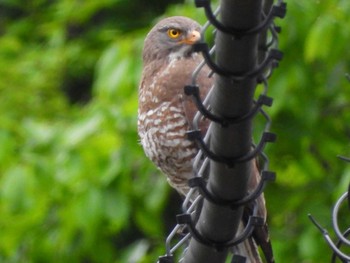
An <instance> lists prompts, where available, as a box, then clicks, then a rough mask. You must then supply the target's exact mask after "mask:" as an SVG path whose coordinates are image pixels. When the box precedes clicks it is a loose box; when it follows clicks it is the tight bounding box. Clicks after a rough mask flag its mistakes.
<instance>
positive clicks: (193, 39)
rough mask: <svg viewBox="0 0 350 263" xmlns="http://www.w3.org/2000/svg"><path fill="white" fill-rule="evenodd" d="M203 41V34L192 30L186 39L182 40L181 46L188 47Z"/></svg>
mask: <svg viewBox="0 0 350 263" xmlns="http://www.w3.org/2000/svg"><path fill="white" fill-rule="evenodd" d="M200 39H201V33H200V32H199V31H197V30H192V31H190V32H188V34H187V35H186V38H185V39H183V40H181V41H180V43H181V44H187V45H193V44H194V43H197V42H198V41H199V40H200Z"/></svg>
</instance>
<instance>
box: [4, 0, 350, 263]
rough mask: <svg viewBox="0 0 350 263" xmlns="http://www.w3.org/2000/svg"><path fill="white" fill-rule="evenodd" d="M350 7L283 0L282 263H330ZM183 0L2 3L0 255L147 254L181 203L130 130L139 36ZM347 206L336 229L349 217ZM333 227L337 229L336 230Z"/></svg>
mask: <svg viewBox="0 0 350 263" xmlns="http://www.w3.org/2000/svg"><path fill="white" fill-rule="evenodd" d="M349 13H350V2H349V1H346V0H343V1H341V0H338V1H331V0H323V1H316V0H309V1H291V2H289V3H288V13H287V17H286V18H285V19H284V20H276V22H277V24H279V25H281V26H282V28H283V31H282V33H281V35H280V48H281V49H282V50H283V51H284V53H285V57H284V60H283V61H282V63H281V64H280V67H279V68H278V69H277V70H276V71H275V73H274V75H273V77H272V79H271V81H270V95H271V96H272V97H274V99H275V101H274V105H273V107H272V108H271V109H269V110H268V111H269V113H270V115H271V116H272V119H273V126H272V131H273V132H276V133H277V134H278V143H276V144H274V145H272V146H269V147H268V148H267V152H268V154H269V156H270V159H271V170H273V171H276V172H277V175H278V177H277V181H276V182H275V183H273V184H270V185H269V186H268V188H267V189H266V191H265V192H266V199H267V202H268V209H269V215H270V216H269V225H270V228H271V235H272V240H273V245H274V249H275V254H276V259H277V260H276V261H277V262H308V263H309V262H329V260H328V259H329V258H330V255H331V252H330V249H329V248H328V247H327V246H326V245H325V242H324V240H323V239H322V237H321V235H320V233H319V232H318V231H317V230H316V228H315V227H314V226H313V225H312V224H311V223H310V221H309V220H308V218H307V214H308V213H312V214H313V215H314V216H315V217H316V218H317V219H318V220H319V221H320V222H321V224H322V225H324V226H326V227H328V228H330V226H331V221H330V211H331V207H332V205H333V204H334V202H335V200H336V199H337V198H338V197H339V196H340V194H341V193H343V192H344V191H345V190H346V188H347V185H348V183H349V180H350V168H349V167H350V166H349V165H347V164H346V163H344V162H342V161H340V160H339V159H337V157H336V156H337V155H339V154H341V155H345V156H346V155H350V151H349V136H350V126H349V123H350V116H349V113H350V111H349V107H350V105H349V101H350V83H349V82H348V81H347V80H346V79H345V77H344V75H345V73H347V72H350V64H349V61H350V53H349V52H350V50H349V48H348V46H349V45H348V43H349V40H350V34H349V32H348V28H350V17H349V15H348V14H349ZM170 15H186V16H190V17H192V18H195V19H197V20H198V21H200V22H201V23H203V22H205V17H204V15H203V11H202V10H198V9H196V8H195V7H194V4H193V2H192V1H185V2H183V1H179V0H173V1H163V2H161V1H155V0H152V1H147V2H145V1H141V0H134V1H126V0H101V1H93V0H87V1H70V0H62V1H44V0H28V1H25V3H24V2H23V1H19V0H2V1H0V36H1V37H0V76H1V81H0V100H1V101H0V111H1V113H2V114H1V115H0V145H1V147H0V215H1V216H0V232H1V234H0V262H16V263H17V262H64V261H66V262H155V261H156V259H157V257H158V256H159V255H162V254H164V249H165V248H164V239H165V237H166V234H167V233H168V232H169V231H170V229H171V228H172V226H173V225H174V221H175V214H176V213H177V212H178V211H179V209H180V200H179V198H178V197H177V195H176V194H175V193H174V192H173V191H172V190H171V189H170V187H169V186H168V185H167V184H166V182H165V180H164V178H163V177H162V175H160V173H159V172H158V171H157V170H156V169H155V168H154V166H153V165H152V164H150V162H149V161H148V160H146V158H145V156H144V154H143V152H142V149H141V148H140V146H139V144H138V138H137V133H136V112H137V87H138V81H139V78H140V71H141V50H142V44H143V39H144V37H145V34H146V33H147V31H148V30H149V28H150V27H151V26H152V25H153V24H154V23H155V21H156V20H158V19H159V18H161V17H166V16H170ZM346 215H347V216H348V214H346V213H345V214H344V227H345V226H347V225H348V224H346V223H347V222H348V221H349V220H346ZM331 234H333V233H332V232H331Z"/></svg>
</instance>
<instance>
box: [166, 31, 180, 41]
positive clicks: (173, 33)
mask: <svg viewBox="0 0 350 263" xmlns="http://www.w3.org/2000/svg"><path fill="white" fill-rule="evenodd" d="M167 33H168V36H169V37H170V38H172V39H175V38H178V37H179V36H180V35H181V31H180V30H179V29H176V28H169V29H168V31H167Z"/></svg>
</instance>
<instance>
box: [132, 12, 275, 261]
mask: <svg viewBox="0 0 350 263" xmlns="http://www.w3.org/2000/svg"><path fill="white" fill-rule="evenodd" d="M200 30H201V26H200V25H199V24H198V23H197V22H196V21H194V20H192V19H189V18H186V17H180V16H175V17H169V18H166V19H163V20H161V21H160V22H159V23H157V24H156V25H155V26H154V27H153V28H152V30H151V31H150V32H149V33H148V35H147V37H146V39H145V42H144V48H143V72H142V79H141V83H140V86H139V108H138V133H139V136H140V141H141V145H142V147H143V149H144V152H145V154H146V156H147V157H148V158H149V159H150V160H152V162H153V163H155V165H156V166H157V167H158V168H159V169H160V170H161V171H162V172H163V173H164V174H165V175H166V176H167V179H168V182H169V184H170V185H171V186H172V187H173V188H175V189H176V190H177V191H178V192H179V193H180V195H182V196H185V195H186V194H187V193H188V191H189V187H188V180H189V179H190V178H192V177H193V176H194V173H193V166H192V165H193V160H194V157H195V156H196V154H197V153H198V148H197V146H196V144H195V143H193V142H192V141H190V140H188V139H187V135H186V133H187V131H188V130H190V127H191V125H192V120H193V118H194V115H195V113H196V111H197V109H196V107H195V105H194V104H193V103H192V101H191V99H190V98H189V97H188V96H186V95H185V94H184V91H183V88H184V86H185V85H187V84H190V83H191V76H192V73H193V71H194V69H195V68H196V67H197V66H198V64H199V63H200V62H202V60H203V58H202V56H201V55H200V54H199V53H195V52H194V51H193V44H194V43H196V42H198V41H199V40H200V39H201V34H200ZM209 73H210V70H209V68H207V67H204V68H203V69H202V70H201V71H200V73H199V75H198V78H197V85H198V86H199V87H200V93H201V95H202V96H203V98H204V97H205V96H206V94H207V93H208V91H209V89H210V87H211V86H212V85H213V79H212V78H209V77H208V75H209ZM203 98H202V99H203ZM208 124H209V122H204V124H202V127H201V130H202V132H203V133H205V132H206V131H207V129H208ZM252 165H253V166H254V169H252V171H253V174H252V176H251V180H250V185H249V189H248V191H252V190H254V189H255V187H256V185H257V184H258V182H259V181H260V173H259V171H258V169H257V167H256V162H255V161H254V162H252ZM258 205H259V215H260V216H261V217H263V218H264V219H265V220H266V208H265V200H264V197H263V195H261V196H260V197H259V198H258ZM253 236H255V239H253V238H251V237H250V238H249V239H247V240H246V241H245V242H243V243H242V244H239V245H238V246H237V247H236V248H234V252H235V253H238V254H240V255H242V256H246V257H247V262H257V263H259V262H262V261H261V259H260V256H259V253H258V249H257V245H256V244H258V245H261V247H262V250H263V252H264V254H265V257H266V260H267V262H269V263H271V262H274V260H273V255H272V248H271V244H270V241H269V236H268V231H267V226H264V227H262V228H259V229H256V230H255V231H254V233H253Z"/></svg>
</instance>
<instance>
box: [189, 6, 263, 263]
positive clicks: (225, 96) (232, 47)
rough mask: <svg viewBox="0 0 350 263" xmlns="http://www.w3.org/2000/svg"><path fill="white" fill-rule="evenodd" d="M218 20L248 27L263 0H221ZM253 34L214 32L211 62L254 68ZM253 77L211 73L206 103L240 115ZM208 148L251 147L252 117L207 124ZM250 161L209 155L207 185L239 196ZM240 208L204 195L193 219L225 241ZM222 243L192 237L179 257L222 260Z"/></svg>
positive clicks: (240, 150) (241, 150) (234, 152)
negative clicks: (235, 161) (216, 159)
mask: <svg viewBox="0 0 350 263" xmlns="http://www.w3.org/2000/svg"><path fill="white" fill-rule="evenodd" d="M220 10H221V11H220V14H221V15H220V20H221V21H222V24H224V25H225V26H227V27H231V28H236V29H243V30H244V29H250V28H254V27H255V26H257V25H258V24H259V22H260V19H261V10H262V0H222V1H221V9H220ZM257 53H258V35H256V34H253V35H250V36H243V37H241V38H235V37H233V36H231V35H229V34H226V33H222V32H220V31H218V32H217V35H216V62H217V64H218V65H219V66H220V67H221V68H223V69H226V70H228V71H231V72H234V73H236V74H240V73H242V74H244V73H245V72H248V71H251V70H253V69H254V68H255V67H256V65H257V59H258V54H257ZM255 85H256V80H255V79H254V78H253V79H246V80H243V81H239V82H237V81H234V80H233V79H232V78H229V77H223V76H220V75H216V87H215V89H214V91H213V95H212V100H211V103H210V104H211V108H212V111H213V112H214V113H215V114H216V115H219V116H225V117H239V116H243V115H245V114H247V113H248V112H249V110H250V109H251V108H252V103H253V95H254V90H255ZM212 125H213V127H212V134H211V141H210V148H211V150H212V151H213V152H214V153H215V154H217V155H220V156H225V157H230V158H235V157H240V156H243V155H245V154H247V153H248V152H249V151H250V150H251V143H252V142H251V138H252V123H251V120H250V119H249V120H246V121H244V122H241V123H239V124H235V125H229V126H228V127H223V126H222V125H220V124H217V123H213V124H212ZM250 167H251V165H250V162H244V163H238V164H235V165H234V166H233V167H228V166H227V165H225V164H221V163H217V162H213V161H211V163H210V176H209V180H208V185H207V187H208V189H209V190H210V191H211V192H212V193H213V194H214V195H216V196H217V197H219V198H221V199H224V200H239V199H242V198H243V197H244V196H245V195H246V193H247V184H248V180H249V176H250V174H251V170H250ZM242 212H243V208H242V207H240V208H238V209H235V210H233V209H230V208H227V207H224V206H218V205H215V204H213V203H210V202H208V201H207V200H204V204H203V208H202V212H201V214H200V217H199V220H198V223H197V225H196V228H197V230H198V231H199V233H200V234H201V235H202V236H204V237H205V238H206V239H208V240H211V241H213V242H218V243H223V242H228V241H229V240H231V239H232V238H233V237H235V235H236V232H237V228H238V225H239V222H240V220H241V217H242ZM227 252H228V250H227V249H222V250H220V251H218V250H216V249H214V248H210V247H207V246H205V245H203V244H201V243H200V242H198V241H197V240H195V239H193V238H192V239H191V242H190V245H189V247H188V249H187V251H186V255H185V258H184V262H185V263H195V262H196V263H198V262H201V263H206V262H208V263H209V262H213V263H214V262H215V263H220V262H225V260H226V257H227Z"/></svg>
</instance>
